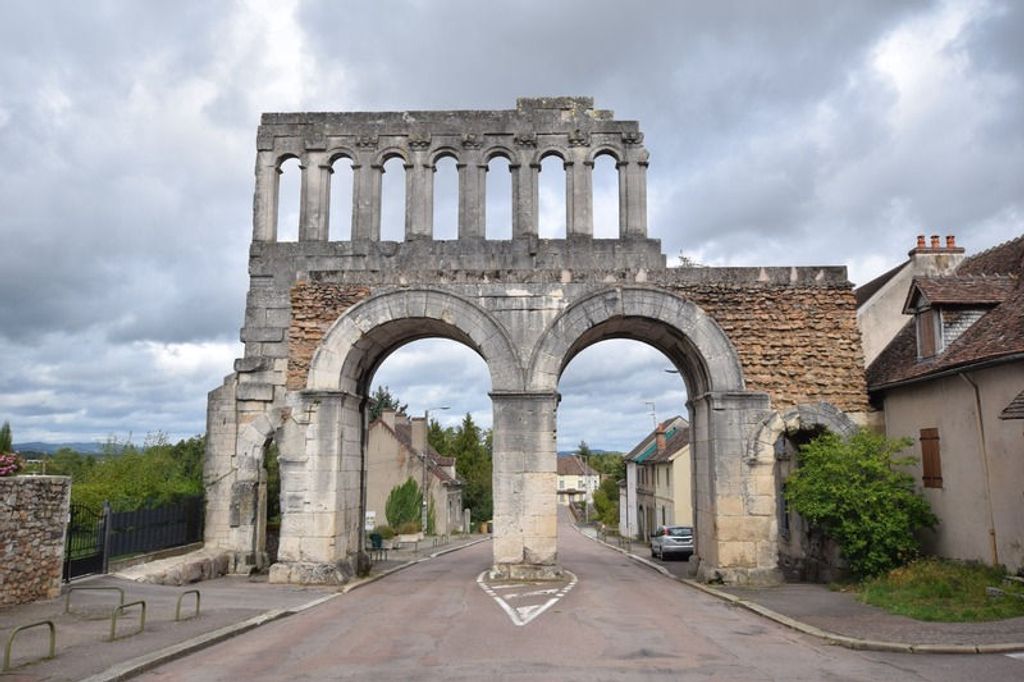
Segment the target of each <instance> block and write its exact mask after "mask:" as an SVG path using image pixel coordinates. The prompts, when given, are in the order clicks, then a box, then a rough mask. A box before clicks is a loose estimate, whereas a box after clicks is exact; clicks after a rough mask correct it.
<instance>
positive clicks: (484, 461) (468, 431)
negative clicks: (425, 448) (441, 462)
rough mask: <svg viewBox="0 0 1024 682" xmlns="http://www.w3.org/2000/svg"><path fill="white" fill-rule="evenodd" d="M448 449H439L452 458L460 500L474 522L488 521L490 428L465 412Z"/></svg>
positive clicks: (491, 505)
mask: <svg viewBox="0 0 1024 682" xmlns="http://www.w3.org/2000/svg"><path fill="white" fill-rule="evenodd" d="M450 447H451V449H450V450H449V451H448V452H445V453H442V454H446V455H448V456H450V457H454V458H455V471H456V473H458V475H459V478H460V479H462V482H463V487H462V504H463V506H465V507H468V508H469V509H470V514H471V515H472V519H473V521H475V522H480V521H487V520H489V519H490V518H491V516H492V515H493V514H494V511H493V509H494V501H493V493H492V467H491V436H490V432H489V431H488V432H487V433H482V432H481V431H480V427H479V426H477V425H476V422H474V421H473V417H472V415H470V414H468V413H467V414H466V416H465V417H464V418H463V420H462V423H461V424H459V427H458V428H457V429H455V431H454V433H453V434H452V437H451V446H450Z"/></svg>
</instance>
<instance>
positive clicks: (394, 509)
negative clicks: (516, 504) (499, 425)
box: [364, 338, 493, 539]
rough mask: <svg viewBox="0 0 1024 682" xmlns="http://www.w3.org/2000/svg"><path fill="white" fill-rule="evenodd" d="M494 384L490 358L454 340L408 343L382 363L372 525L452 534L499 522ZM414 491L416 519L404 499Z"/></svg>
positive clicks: (373, 406) (373, 437) (371, 407)
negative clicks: (492, 433) (494, 469)
mask: <svg viewBox="0 0 1024 682" xmlns="http://www.w3.org/2000/svg"><path fill="white" fill-rule="evenodd" d="M489 383H490V382H489V376H488V370H487V365H486V363H484V361H483V359H482V358H481V357H480V356H479V355H478V354H477V353H476V352H475V351H473V350H472V349H471V348H469V347H467V346H466V345H464V344H462V343H458V342H455V341H451V340H448V339H441V338H431V339H422V340H419V341H413V342H410V343H407V344H405V345H402V346H401V347H399V348H397V349H396V350H394V351H393V352H392V353H390V354H389V355H388V356H387V358H386V359H385V360H384V361H383V362H382V363H381V364H380V366H379V367H378V369H377V370H376V371H375V372H374V373H373V378H372V380H371V384H372V385H373V386H374V387H375V388H374V390H373V391H372V392H371V393H370V400H369V402H368V404H367V408H366V409H367V415H366V421H367V424H368V426H367V437H366V443H367V449H366V456H365V458H364V461H365V491H366V493H365V498H364V500H365V501H364V518H365V527H366V528H368V529H369V528H371V525H372V524H376V526H377V532H378V533H380V534H381V535H382V536H387V535H391V533H392V532H394V533H398V534H403V535H406V534H408V533H410V532H415V533H423V534H424V535H425V536H427V537H429V536H434V537H435V538H449V539H450V537H451V536H452V535H458V534H461V533H464V532H469V531H473V530H476V529H478V528H479V525H480V524H481V523H482V522H485V521H488V520H490V519H491V515H492V509H493V507H492V499H493V498H492V487H491V486H492V476H491V451H490V443H491V438H490V428H491V409H490V401H489V400H488V398H487V391H488V386H489ZM382 399H386V400H383V402H387V403H388V404H387V405H385V406H384V407H383V408H382V407H381V403H382ZM412 491H415V492H412ZM424 491H425V495H424V494H423V492H424ZM409 495H412V496H413V497H414V498H416V499H417V500H419V502H418V505H419V509H418V513H417V514H416V518H415V519H410V518H408V516H410V514H411V511H412V510H411V509H410V506H415V505H410V504H409V503H408V500H406V501H405V503H400V501H401V500H402V498H403V496H405V497H408V496H409ZM424 516H425V517H426V524H425V525H424V523H423V517H424Z"/></svg>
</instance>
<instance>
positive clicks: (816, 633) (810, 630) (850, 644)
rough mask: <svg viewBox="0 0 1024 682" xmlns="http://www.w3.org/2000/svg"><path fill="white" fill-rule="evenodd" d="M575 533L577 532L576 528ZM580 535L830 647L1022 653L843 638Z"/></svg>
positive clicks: (996, 647)
mask: <svg viewBox="0 0 1024 682" xmlns="http://www.w3.org/2000/svg"><path fill="white" fill-rule="evenodd" d="M577 530H579V529H578V528H577ZM580 535H583V537H585V538H589V539H591V540H593V541H594V542H596V543H598V544H600V545H604V546H605V547H608V548H609V549H613V550H615V551H616V552H620V553H621V554H625V555H626V556H628V557H629V558H630V559H632V560H633V561H636V562H637V563H639V564H643V565H644V566H647V567H648V568H652V569H654V570H655V571H657V572H658V573H661V574H662V575H664V576H665V577H667V578H670V579H672V580H675V581H677V582H680V583H682V584H684V585H687V586H689V587H692V588H693V589H695V590H698V591H700V592H703V593H704V594H707V595H710V596H712V597H716V598H718V599H721V600H722V601H725V602H728V603H730V604H735V605H736V606H739V607H742V608H744V609H746V610H747V611H750V612H752V613H756V614H757V615H759V616H761V617H763V618H767V619H768V620H772V621H775V622H776V623H778V624H780V625H785V626H786V627H788V628H790V629H792V630H796V631H797V632H802V633H803V634H805V635H810V636H812V637H817V638H818V639H822V640H824V641H826V642H828V643H829V644H834V645H836V646H841V647H846V648H847V649H854V650H856V651H885V652H889V653H894V652H895V653H901V654H1008V653H1013V652H1016V651H1024V642H1007V643H1001V644H915V643H908V642H879V641H876V640H871V639H860V638H857V637H848V636H846V635H840V634H838V633H835V632H830V631H828V630H822V629H821V628H817V627H814V626H813V625H808V624H807V623H804V622H803V621H799V620H796V619H795V618H790V617H789V616H786V615H783V614H781V613H779V612H778V611H773V610H772V609H770V608H768V607H767V606H762V605H761V604H758V603H757V602H752V601H747V600H746V599H742V598H740V597H737V596H736V595H734V594H729V593H728V592H723V591H721V590H717V589H715V588H714V587H711V586H710V585H706V584H704V583H701V582H697V581H696V580H691V579H689V578H680V577H678V576H675V575H673V574H672V573H670V572H669V571H668V569H666V568H665V567H664V566H659V565H658V564H656V563H654V562H653V561H650V560H649V559H646V558H644V557H642V556H638V555H636V554H633V553H632V552H627V551H626V550H624V549H622V548H621V547H616V546H615V545H612V544H609V543H607V542H604V541H603V540H600V539H599V538H596V537H594V538H591V537H590V536H588V535H587V534H586V533H582V532H581V533H580Z"/></svg>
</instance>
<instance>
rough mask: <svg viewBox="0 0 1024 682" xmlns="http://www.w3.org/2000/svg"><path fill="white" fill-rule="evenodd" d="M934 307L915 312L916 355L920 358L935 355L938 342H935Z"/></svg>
mask: <svg viewBox="0 0 1024 682" xmlns="http://www.w3.org/2000/svg"><path fill="white" fill-rule="evenodd" d="M936 312H937V311H936V310H935V309H934V308H931V309H928V310H924V311H921V312H919V313H918V314H917V355H918V357H921V358H930V357H932V356H933V355H935V351H936V350H937V347H938V344H937V343H936V342H935V318H936Z"/></svg>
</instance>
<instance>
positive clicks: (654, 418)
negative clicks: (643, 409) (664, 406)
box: [644, 400, 658, 431]
mask: <svg viewBox="0 0 1024 682" xmlns="http://www.w3.org/2000/svg"><path fill="white" fill-rule="evenodd" d="M644 405H650V406H651V422H652V424H653V426H654V430H655V431H657V430H658V413H657V412H656V411H655V409H654V401H653V400H645V401H644Z"/></svg>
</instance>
